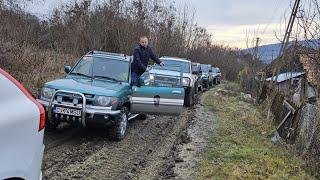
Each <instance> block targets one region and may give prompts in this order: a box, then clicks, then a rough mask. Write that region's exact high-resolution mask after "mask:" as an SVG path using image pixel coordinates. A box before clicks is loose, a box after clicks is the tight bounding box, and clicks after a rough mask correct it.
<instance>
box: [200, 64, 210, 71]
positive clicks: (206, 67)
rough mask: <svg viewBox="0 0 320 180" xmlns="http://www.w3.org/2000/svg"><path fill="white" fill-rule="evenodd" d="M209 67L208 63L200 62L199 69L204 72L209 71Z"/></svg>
mask: <svg viewBox="0 0 320 180" xmlns="http://www.w3.org/2000/svg"><path fill="white" fill-rule="evenodd" d="M210 68H211V67H210V65H208V64H201V71H202V72H204V73H209V70H210Z"/></svg>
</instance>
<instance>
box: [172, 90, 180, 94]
mask: <svg viewBox="0 0 320 180" xmlns="http://www.w3.org/2000/svg"><path fill="white" fill-rule="evenodd" d="M172 94H181V91H172Z"/></svg>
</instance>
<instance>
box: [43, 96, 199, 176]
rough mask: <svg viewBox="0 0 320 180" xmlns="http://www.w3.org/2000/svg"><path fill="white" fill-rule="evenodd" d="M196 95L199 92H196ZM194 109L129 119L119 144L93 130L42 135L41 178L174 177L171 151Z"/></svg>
mask: <svg viewBox="0 0 320 180" xmlns="http://www.w3.org/2000/svg"><path fill="white" fill-rule="evenodd" d="M198 96H200V95H198ZM194 111H195V110H194V108H188V109H185V110H184V112H183V113H182V115H181V116H179V117H166V116H148V118H147V120H145V121H141V120H138V119H133V120H131V121H130V123H129V128H128V134H127V136H126V138H125V139H124V140H123V141H121V142H113V141H110V140H109V139H108V138H107V132H105V131H103V130H97V129H85V128H77V127H69V126H66V127H61V128H59V129H58V130H57V131H56V132H50V133H46V135H45V144H46V150H45V155H44V162H43V175H44V179H163V178H170V177H173V176H174V175H173V174H172V173H170V172H168V169H169V170H170V169H172V167H171V166H172V163H168V162H172V159H170V158H171V157H173V156H172V152H174V148H175V146H176V144H179V143H180V142H181V141H183V140H184V134H185V130H186V128H187V126H188V123H189V122H190V121H191V119H192V117H193V114H194Z"/></svg>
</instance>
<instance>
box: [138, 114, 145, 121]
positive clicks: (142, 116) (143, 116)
mask: <svg viewBox="0 0 320 180" xmlns="http://www.w3.org/2000/svg"><path fill="white" fill-rule="evenodd" d="M137 118H138V119H139V120H142V121H144V120H146V119H147V115H146V114H139V115H138V117H137Z"/></svg>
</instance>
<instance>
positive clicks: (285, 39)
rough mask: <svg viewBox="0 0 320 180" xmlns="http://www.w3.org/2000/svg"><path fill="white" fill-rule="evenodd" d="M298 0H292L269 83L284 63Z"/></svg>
mask: <svg viewBox="0 0 320 180" xmlns="http://www.w3.org/2000/svg"><path fill="white" fill-rule="evenodd" d="M300 1H301V0H295V2H294V5H293V8H292V12H291V16H290V19H289V22H288V24H287V27H286V32H285V35H284V37H283V41H282V44H281V49H280V51H279V56H278V58H279V59H278V61H279V62H278V63H275V66H276V67H275V68H274V69H273V73H272V79H271V81H270V83H273V80H274V81H277V80H278V75H279V73H280V69H281V67H282V65H283V64H284V62H283V61H284V60H283V59H284V56H285V51H286V49H287V47H288V44H289V39H290V35H291V32H292V27H293V25H294V20H295V19H296V17H297V12H298V8H299V4H300ZM273 84H276V83H273ZM274 88H275V87H274V85H272V89H274Z"/></svg>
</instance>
